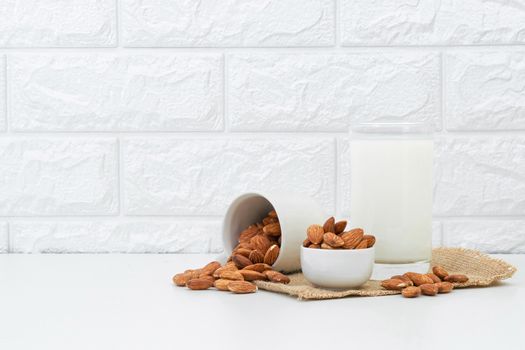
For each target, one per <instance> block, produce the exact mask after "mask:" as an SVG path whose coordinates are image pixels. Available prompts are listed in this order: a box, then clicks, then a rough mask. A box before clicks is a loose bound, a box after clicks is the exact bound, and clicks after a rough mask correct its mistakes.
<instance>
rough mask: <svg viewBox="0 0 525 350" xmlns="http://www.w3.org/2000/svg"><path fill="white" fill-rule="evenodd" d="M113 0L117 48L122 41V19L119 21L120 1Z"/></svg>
mask: <svg viewBox="0 0 525 350" xmlns="http://www.w3.org/2000/svg"><path fill="white" fill-rule="evenodd" d="M114 1H115V36H116V38H115V40H116V44H117V48H120V47H121V43H122V38H121V36H122V34H121V33H122V23H121V22H122V21H121V16H120V1H119V0H114Z"/></svg>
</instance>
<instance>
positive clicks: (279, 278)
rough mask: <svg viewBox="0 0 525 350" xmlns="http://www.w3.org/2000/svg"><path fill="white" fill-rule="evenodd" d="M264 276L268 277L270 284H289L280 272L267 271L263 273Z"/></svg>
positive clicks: (288, 280) (287, 279)
mask: <svg viewBox="0 0 525 350" xmlns="http://www.w3.org/2000/svg"><path fill="white" fill-rule="evenodd" d="M264 274H265V275H266V277H268V279H269V280H270V281H271V282H276V283H284V284H288V283H290V279H289V278H288V277H287V276H285V275H283V274H282V273H280V272H277V271H273V270H267V271H264Z"/></svg>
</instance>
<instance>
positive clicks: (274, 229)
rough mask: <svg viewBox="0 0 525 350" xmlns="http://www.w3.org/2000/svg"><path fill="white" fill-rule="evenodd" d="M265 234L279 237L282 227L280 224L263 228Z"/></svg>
mask: <svg viewBox="0 0 525 350" xmlns="http://www.w3.org/2000/svg"><path fill="white" fill-rule="evenodd" d="M263 232H264V233H265V234H267V235H268V236H274V237H278V236H280V235H281V225H280V224H279V223H278V222H275V223H273V224H269V225H266V226H264V227H263Z"/></svg>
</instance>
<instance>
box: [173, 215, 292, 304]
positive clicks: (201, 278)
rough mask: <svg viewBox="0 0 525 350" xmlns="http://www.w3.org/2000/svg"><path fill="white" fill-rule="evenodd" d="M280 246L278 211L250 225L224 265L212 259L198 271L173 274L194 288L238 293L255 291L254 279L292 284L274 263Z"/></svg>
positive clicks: (177, 279) (179, 282) (176, 281)
mask: <svg viewBox="0 0 525 350" xmlns="http://www.w3.org/2000/svg"><path fill="white" fill-rule="evenodd" d="M280 246H281V225H280V224H279V219H278V217H277V213H276V212H275V210H272V211H270V212H269V213H268V216H266V217H265V218H264V219H263V220H262V222H260V223H256V224H253V225H250V226H248V228H246V229H245V230H244V231H242V232H241V234H240V235H239V244H238V245H237V246H236V247H235V248H234V249H233V252H232V254H231V255H230V257H229V258H228V261H227V262H226V264H225V265H224V266H222V265H221V263H220V262H218V261H212V262H210V263H208V264H207V265H206V266H204V267H203V268H200V269H195V270H186V271H184V272H183V273H179V274H176V275H175V276H173V283H175V285H177V286H180V287H183V286H186V287H188V288H189V289H192V290H204V289H208V288H211V287H212V286H213V287H215V288H216V289H218V290H223V291H231V292H233V293H237V294H245V293H253V292H255V291H257V286H256V285H255V284H253V283H252V282H253V281H257V280H262V281H270V282H276V283H289V282H290V279H289V278H288V277H287V276H285V275H283V274H282V273H280V272H277V271H274V270H272V266H271V265H273V264H274V263H275V261H276V260H277V257H278V256H279V250H280Z"/></svg>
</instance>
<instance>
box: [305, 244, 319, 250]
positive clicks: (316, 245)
mask: <svg viewBox="0 0 525 350" xmlns="http://www.w3.org/2000/svg"><path fill="white" fill-rule="evenodd" d="M308 248H312V249H319V248H321V246H320V245H319V244H310V245H309V246H308Z"/></svg>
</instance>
